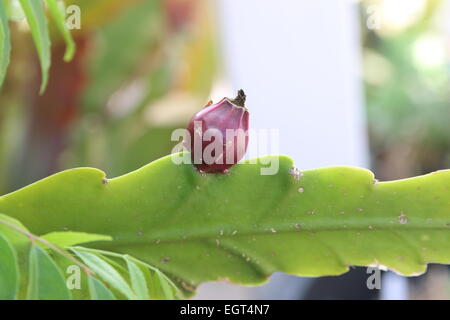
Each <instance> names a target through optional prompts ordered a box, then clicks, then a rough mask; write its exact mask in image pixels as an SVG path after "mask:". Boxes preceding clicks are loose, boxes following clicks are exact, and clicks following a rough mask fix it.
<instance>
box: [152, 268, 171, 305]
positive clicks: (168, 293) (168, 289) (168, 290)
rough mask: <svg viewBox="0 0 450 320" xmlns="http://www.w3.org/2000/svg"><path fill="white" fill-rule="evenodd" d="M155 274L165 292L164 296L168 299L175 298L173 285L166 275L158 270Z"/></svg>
mask: <svg viewBox="0 0 450 320" xmlns="http://www.w3.org/2000/svg"><path fill="white" fill-rule="evenodd" d="M155 276H156V277H157V279H158V281H159V283H160V285H161V288H162V291H163V293H164V298H165V299H167V300H173V299H174V295H173V290H172V286H171V285H170V284H169V282H168V281H167V279H166V278H165V277H164V275H163V274H162V273H161V272H160V271H156V272H155Z"/></svg>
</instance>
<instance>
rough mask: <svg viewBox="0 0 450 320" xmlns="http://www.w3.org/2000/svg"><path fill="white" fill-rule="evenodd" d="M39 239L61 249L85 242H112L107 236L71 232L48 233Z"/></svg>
mask: <svg viewBox="0 0 450 320" xmlns="http://www.w3.org/2000/svg"><path fill="white" fill-rule="evenodd" d="M41 238H43V239H45V240H47V241H48V242H51V243H53V244H54V245H57V246H58V247H62V248H65V247H69V246H73V245H76V244H80V243H86V242H93V241H111V240H112V237H110V236H107V235H102V234H92V233H85V232H73V231H63V232H50V233H47V234H45V235H43V236H42V237H41Z"/></svg>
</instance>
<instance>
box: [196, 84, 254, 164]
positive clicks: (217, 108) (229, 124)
mask: <svg viewBox="0 0 450 320" xmlns="http://www.w3.org/2000/svg"><path fill="white" fill-rule="evenodd" d="M244 103H245V94H244V91H242V90H239V92H238V97H237V98H236V99H234V100H231V99H229V98H223V99H222V100H221V101H219V102H218V103H215V104H212V102H210V103H209V104H208V105H206V106H205V107H204V108H203V109H202V110H200V111H199V112H198V113H196V114H195V115H194V116H193V117H192V119H191V121H190V123H189V125H188V127H187V130H188V132H189V134H190V137H191V139H190V140H191V141H190V145H187V147H188V149H189V151H190V152H191V156H192V161H193V163H194V165H195V166H196V167H197V169H198V170H199V171H200V172H205V173H227V172H228V169H229V168H231V167H232V166H233V165H235V164H236V163H238V162H239V161H240V160H241V159H242V158H243V156H244V155H245V152H246V151H247V147H248V129H249V112H248V110H247V108H245V106H244ZM195 121H201V125H202V133H203V134H204V133H205V132H206V130H208V129H216V130H219V131H220V132H221V133H222V137H223V140H222V141H221V144H222V150H223V154H224V161H222V162H223V163H216V162H219V161H218V160H217V157H216V158H214V162H213V163H211V164H208V163H206V162H205V161H204V159H203V158H202V159H199V160H200V161H201V163H195V159H194V155H195V154H194V137H195V134H196V133H195V130H194V125H195ZM227 129H235V130H237V129H242V130H243V131H244V132H245V143H243V145H242V144H241V147H244V148H245V150H237V149H238V147H239V145H238V143H237V137H234V141H233V146H232V148H234V150H233V153H232V159H229V158H228V157H227V154H226V130H227ZM213 142H214V138H213V139H212V141H202V142H201V145H202V152H201V154H202V155H203V151H204V150H205V148H206V147H207V146H208V145H209V144H210V143H213ZM197 162H198V161H197Z"/></svg>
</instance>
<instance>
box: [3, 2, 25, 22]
mask: <svg viewBox="0 0 450 320" xmlns="http://www.w3.org/2000/svg"><path fill="white" fill-rule="evenodd" d="M3 2H4V1H3ZM6 13H7V16H8V19H9V20H12V21H21V20H23V19H25V13H24V12H23V9H22V7H21V6H20V3H19V0H10V1H7V2H6Z"/></svg>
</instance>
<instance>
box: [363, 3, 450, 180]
mask: <svg viewBox="0 0 450 320" xmlns="http://www.w3.org/2000/svg"><path fill="white" fill-rule="evenodd" d="M421 3H422V4H421ZM419 4H421V5H420V6H419ZM361 13H362V17H363V18H362V19H361V21H362V22H363V27H362V36H363V43H364V51H363V54H364V56H363V57H364V80H365V86H366V101H367V106H368V109H367V111H368V121H369V129H370V140H371V148H372V156H373V166H374V167H375V169H376V172H377V174H379V176H380V177H381V178H383V179H396V178H404V177H409V176H412V175H417V174H422V173H427V172H431V171H434V170H438V169H442V168H445V167H448V166H449V165H450V126H449V125H448V123H449V119H450V108H449V107H450V72H449V71H450V69H449V66H450V64H449V63H450V52H449V39H450V34H449V31H448V30H446V29H445V28H446V20H448V18H447V17H448V14H449V13H450V11H449V10H448V5H446V1H423V2H420V1H419V2H418V1H410V2H408V1H400V2H397V6H396V7H395V6H394V5H393V2H392V1H391V2H388V1H367V0H366V1H364V2H362V4H361ZM370 14H377V15H379V16H378V17H376V18H377V19H379V21H378V22H379V25H378V26H377V28H372V29H371V28H368V27H367V25H366V22H367V21H368V20H367V19H368V15H369V16H370ZM401 21H404V24H403V25H400V24H399V22H401Z"/></svg>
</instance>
